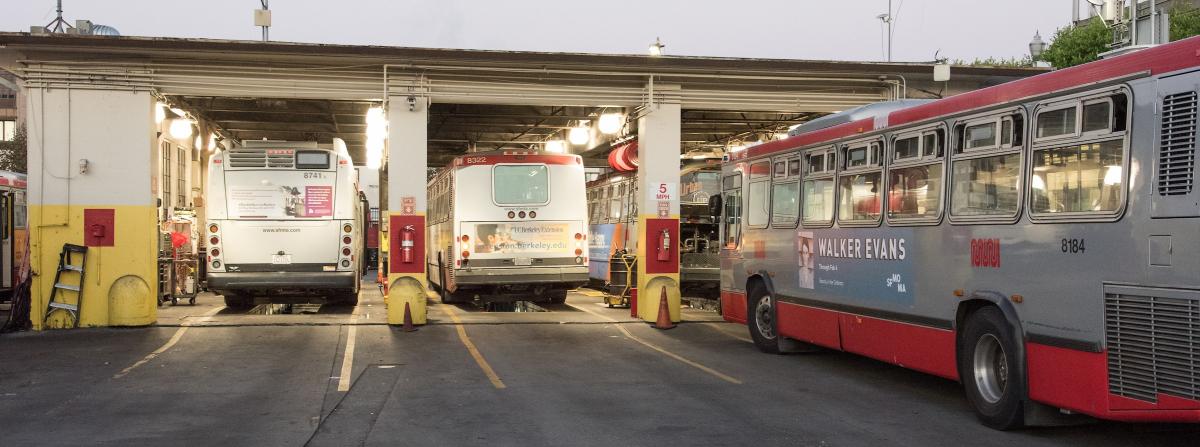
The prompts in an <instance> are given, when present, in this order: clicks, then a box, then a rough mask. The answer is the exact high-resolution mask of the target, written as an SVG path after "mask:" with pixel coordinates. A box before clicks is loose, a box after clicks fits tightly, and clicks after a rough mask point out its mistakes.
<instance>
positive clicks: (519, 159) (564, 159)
mask: <svg viewBox="0 0 1200 447" xmlns="http://www.w3.org/2000/svg"><path fill="white" fill-rule="evenodd" d="M501 163H542V164H547V165H580V166H582V165H583V159H581V158H579V157H578V156H575V155H546V154H540V155H478V156H472V155H464V156H462V157H458V158H455V159H454V165H455V166H484V165H495V164H501Z"/></svg>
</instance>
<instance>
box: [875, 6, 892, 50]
mask: <svg viewBox="0 0 1200 447" xmlns="http://www.w3.org/2000/svg"><path fill="white" fill-rule="evenodd" d="M875 18H877V19H879V20H880V21H881V22H883V24H885V25H887V29H886V30H885V31H884V34H883V39H884V42H886V48H887V54H886V56H887V61H888V62H891V61H892V22H893V19H894V17H893V16H892V0H888V10H887V12H886V13H884V14H880V15H877V16H875Z"/></svg>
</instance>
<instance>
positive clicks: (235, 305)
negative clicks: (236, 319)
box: [224, 293, 254, 309]
mask: <svg viewBox="0 0 1200 447" xmlns="http://www.w3.org/2000/svg"><path fill="white" fill-rule="evenodd" d="M224 297H225V307H228V308H231V309H242V308H246V307H250V305H251V304H253V303H254V299H253V298H251V297H248V296H245V295H234V294H232V293H226V294H225V295H224Z"/></svg>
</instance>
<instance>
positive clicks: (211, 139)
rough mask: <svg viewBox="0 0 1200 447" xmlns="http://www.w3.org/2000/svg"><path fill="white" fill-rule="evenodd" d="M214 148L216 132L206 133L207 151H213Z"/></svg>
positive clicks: (215, 146) (215, 148) (215, 147)
mask: <svg viewBox="0 0 1200 447" xmlns="http://www.w3.org/2000/svg"><path fill="white" fill-rule="evenodd" d="M216 150H217V134H215V133H213V134H208V151H209V152H213V151H216Z"/></svg>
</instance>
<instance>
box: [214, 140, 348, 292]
mask: <svg viewBox="0 0 1200 447" xmlns="http://www.w3.org/2000/svg"><path fill="white" fill-rule="evenodd" d="M333 146H334V149H324V148H320V147H318V146H317V144H316V143H315V142H306V143H296V142H278V141H246V142H245V143H244V145H243V146H242V147H238V148H234V149H230V150H228V151H224V152H221V153H218V154H215V155H213V157H212V159H211V160H210V161H209V165H208V194H209V200H208V203H207V204H206V207H205V210H206V217H207V221H208V224H207V226H208V227H207V228H206V233H205V235H206V237H207V238H208V240H207V241H206V242H207V243H208V244H207V245H208V248H207V249H208V257H209V259H208V288H209V289H211V290H213V291H214V292H216V293H219V294H221V295H224V296H225V304H226V305H227V306H230V307H245V306H250V305H252V304H254V301H255V298H257V297H267V298H268V301H284V300H288V299H292V298H291V297H296V296H300V297H305V296H311V295H323V296H325V297H326V298H327V301H330V302H334V301H336V302H342V303H349V304H356V303H357V302H358V290H359V279H360V277H361V274H362V269H361V264H362V258H361V245H362V243H363V238H362V228H363V226H362V216H363V212H362V203H361V201H360V200H359V194H358V187H357V185H356V177H357V176H356V174H355V170H354V163H353V162H352V161H351V160H350V154H349V153H348V152H347V151H346V145H345V143H344V142H342V141H341V140H340V139H334V144H333Z"/></svg>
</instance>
